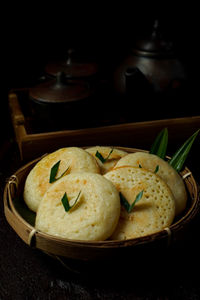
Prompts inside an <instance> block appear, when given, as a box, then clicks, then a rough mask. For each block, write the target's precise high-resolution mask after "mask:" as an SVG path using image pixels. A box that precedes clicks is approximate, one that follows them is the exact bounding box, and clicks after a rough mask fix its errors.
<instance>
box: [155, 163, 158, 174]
mask: <svg viewBox="0 0 200 300" xmlns="http://www.w3.org/2000/svg"><path fill="white" fill-rule="evenodd" d="M158 171H159V165H157V166H156V168H155V171H154V173H155V174H156V173H157V172H158Z"/></svg>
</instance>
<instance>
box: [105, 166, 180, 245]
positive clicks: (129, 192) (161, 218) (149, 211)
mask: <svg viewBox="0 0 200 300" xmlns="http://www.w3.org/2000/svg"><path fill="white" fill-rule="evenodd" d="M104 177H105V178H107V179H109V180H110V181H111V182H113V183H114V185H115V186H116V188H117V190H118V191H119V192H120V193H121V194H122V195H123V196H124V197H125V198H126V200H127V201H128V202H129V204H132V203H133V202H134V200H135V199H136V196H137V195H138V194H139V193H140V192H141V191H143V196H142V198H141V199H140V200H139V201H138V202H137V203H136V204H135V206H134V208H133V210H132V211H131V212H130V213H128V212H127V211H126V210H125V208H124V207H123V206H121V215H120V219H119V223H118V226H117V228H116V230H115V232H114V233H113V235H112V236H111V239H117V240H123V239H130V238H137V237H142V236H146V235H149V234H152V233H155V232H158V231H160V230H162V229H164V228H165V227H168V226H170V224H171V223H172V222H173V219H174V215H175V202H174V197H173V194H172V192H171V190H170V189H169V187H168V186H167V184H166V183H165V182H164V181H163V180H162V179H161V178H160V177H159V176H158V175H156V174H154V173H152V172H150V171H147V170H145V169H140V168H136V167H119V168H115V169H114V170H112V171H110V172H108V173H107V174H105V175H104Z"/></svg>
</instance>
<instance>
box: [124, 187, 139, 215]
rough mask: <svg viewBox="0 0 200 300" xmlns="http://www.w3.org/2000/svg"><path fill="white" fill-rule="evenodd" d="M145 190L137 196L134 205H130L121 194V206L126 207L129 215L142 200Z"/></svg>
mask: <svg viewBox="0 0 200 300" xmlns="http://www.w3.org/2000/svg"><path fill="white" fill-rule="evenodd" d="M143 192H144V191H143V190H142V191H141V192H139V194H137V196H136V198H135V200H134V201H133V203H132V204H129V202H128V201H127V200H126V198H125V197H124V196H123V195H122V193H121V192H120V193H119V195H120V200H121V204H122V205H123V206H124V208H125V209H126V211H127V212H128V213H130V212H132V210H133V208H134V206H135V204H136V203H137V202H138V201H139V200H140V199H141V198H142V196H143Z"/></svg>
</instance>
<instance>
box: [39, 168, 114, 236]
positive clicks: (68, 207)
mask: <svg viewBox="0 0 200 300" xmlns="http://www.w3.org/2000/svg"><path fill="white" fill-rule="evenodd" d="M119 215H120V197H119V193H118V192H117V190H116V188H115V186H114V185H113V183H112V182H111V181H109V180H107V179H106V178H104V177H103V176H102V175H99V174H94V173H89V172H82V173H76V174H75V173H73V174H69V175H67V176H64V177H63V178H61V179H60V180H58V181H57V182H55V183H54V184H53V185H52V187H50V188H49V189H48V191H47V192H46V193H45V195H44V197H43V199H42V201H41V202H40V205H39V208H38V211H37V216H36V223H35V227H36V229H37V230H40V231H42V232H45V233H48V234H51V235H54V236H58V237H62V238H67V239H75V240H77V239H78V240H94V241H95V240H105V239H107V238H108V237H109V236H110V235H111V234H112V233H113V231H114V230H115V228H116V226H117V223H118V220H119Z"/></svg>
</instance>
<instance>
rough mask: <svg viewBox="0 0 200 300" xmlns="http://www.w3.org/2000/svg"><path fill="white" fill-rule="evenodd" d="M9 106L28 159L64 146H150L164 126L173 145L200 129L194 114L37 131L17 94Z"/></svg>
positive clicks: (22, 150) (19, 142)
mask: <svg viewBox="0 0 200 300" xmlns="http://www.w3.org/2000/svg"><path fill="white" fill-rule="evenodd" d="M9 107H10V112H11V119H12V124H13V128H14V132H15V136H16V141H17V144H18V146H19V150H20V155H21V158H22V159H23V160H25V161H29V160H31V159H34V158H36V157H38V156H40V155H42V154H43V153H46V152H51V151H54V150H56V149H58V148H61V147H65V146H90V145H113V146H116V145H120V146H128V147H137V148H143V149H149V147H150V145H151V143H152V141H153V140H154V138H155V136H156V135H157V134H158V132H159V131H161V130H162V129H163V128H164V127H167V128H168V131H169V141H170V146H172V147H173V144H178V143H182V142H183V141H184V140H186V138H188V137H189V136H190V135H192V134H193V133H194V132H195V131H196V130H197V129H199V128H200V116H192V117H184V118H173V119H163V120H153V121H144V122H133V123H124V124H118V125H109V126H102V127H98V128H85V129H74V130H62V131H52V132H39V133H34V132H31V131H30V128H29V131H28V130H27V127H26V123H27V122H26V116H25V115H24V114H23V112H22V108H21V105H20V102H19V99H18V97H17V94H16V93H13V92H12V93H10V94H9Z"/></svg>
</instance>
